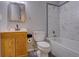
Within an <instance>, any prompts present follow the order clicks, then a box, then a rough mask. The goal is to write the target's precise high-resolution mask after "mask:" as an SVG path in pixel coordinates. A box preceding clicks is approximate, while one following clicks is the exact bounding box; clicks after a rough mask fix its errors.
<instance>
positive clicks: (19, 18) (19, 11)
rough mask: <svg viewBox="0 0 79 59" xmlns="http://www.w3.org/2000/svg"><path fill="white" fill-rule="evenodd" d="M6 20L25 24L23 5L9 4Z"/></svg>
mask: <svg viewBox="0 0 79 59" xmlns="http://www.w3.org/2000/svg"><path fill="white" fill-rule="evenodd" d="M8 20H9V21H12V22H25V20H26V12H25V5H24V4H20V3H13V2H12V3H10V4H9V5H8Z"/></svg>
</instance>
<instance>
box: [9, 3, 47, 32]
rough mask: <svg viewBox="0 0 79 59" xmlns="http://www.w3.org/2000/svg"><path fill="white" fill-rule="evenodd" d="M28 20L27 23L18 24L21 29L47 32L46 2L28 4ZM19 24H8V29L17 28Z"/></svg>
mask: <svg viewBox="0 0 79 59" xmlns="http://www.w3.org/2000/svg"><path fill="white" fill-rule="evenodd" d="M25 4H26V13H27V20H26V22H25V23H18V24H19V26H20V27H23V28H26V29H29V30H43V31H46V16H45V15H46V13H45V12H46V11H45V8H46V5H45V3H44V2H26V3H25ZM16 24H17V22H8V28H11V27H15V25H16Z"/></svg>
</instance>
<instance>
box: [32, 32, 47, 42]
mask: <svg viewBox="0 0 79 59" xmlns="http://www.w3.org/2000/svg"><path fill="white" fill-rule="evenodd" d="M33 36H34V40H35V41H44V40H45V36H46V33H45V32H44V31H34V32H33Z"/></svg>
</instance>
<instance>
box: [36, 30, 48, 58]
mask: <svg viewBox="0 0 79 59" xmlns="http://www.w3.org/2000/svg"><path fill="white" fill-rule="evenodd" d="M34 40H35V41H36V43H37V48H38V51H39V53H37V55H38V54H40V55H38V56H39V57H47V56H48V53H49V51H50V45H49V43H48V42H46V41H44V40H45V32H43V31H35V32H34Z"/></svg>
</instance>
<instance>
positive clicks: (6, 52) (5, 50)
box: [2, 38, 15, 57]
mask: <svg viewBox="0 0 79 59" xmlns="http://www.w3.org/2000/svg"><path fill="white" fill-rule="evenodd" d="M2 56H5V57H14V56H15V39H14V38H6V39H2Z"/></svg>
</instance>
